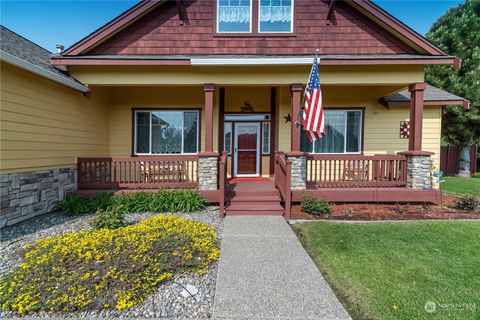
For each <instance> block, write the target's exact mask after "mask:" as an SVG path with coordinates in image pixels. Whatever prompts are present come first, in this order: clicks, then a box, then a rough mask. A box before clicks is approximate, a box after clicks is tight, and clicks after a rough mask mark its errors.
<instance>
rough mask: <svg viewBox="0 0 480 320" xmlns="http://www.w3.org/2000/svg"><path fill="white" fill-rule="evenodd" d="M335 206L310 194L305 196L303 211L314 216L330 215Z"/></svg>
mask: <svg viewBox="0 0 480 320" xmlns="http://www.w3.org/2000/svg"><path fill="white" fill-rule="evenodd" d="M332 208H333V204H332V203H330V202H328V201H327V200H325V199H317V198H315V197H313V196H311V195H309V194H304V195H303V201H302V209H303V211H305V212H307V213H310V214H314V215H329V214H330V213H331V212H332Z"/></svg>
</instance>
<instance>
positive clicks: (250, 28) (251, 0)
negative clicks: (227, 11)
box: [215, 0, 253, 34]
mask: <svg viewBox="0 0 480 320" xmlns="http://www.w3.org/2000/svg"><path fill="white" fill-rule="evenodd" d="M249 1H250V23H249V26H248V31H220V19H219V17H218V14H219V13H220V0H217V12H216V13H215V14H216V15H217V16H216V19H217V23H216V24H217V26H216V30H217V33H245V34H248V33H252V20H253V0H249Z"/></svg>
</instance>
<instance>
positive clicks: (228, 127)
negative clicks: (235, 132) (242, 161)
mask: <svg viewBox="0 0 480 320" xmlns="http://www.w3.org/2000/svg"><path fill="white" fill-rule="evenodd" d="M223 132H224V138H223V150H224V151H225V152H227V153H228V154H230V153H232V123H231V122H225V124H224V129H223Z"/></svg>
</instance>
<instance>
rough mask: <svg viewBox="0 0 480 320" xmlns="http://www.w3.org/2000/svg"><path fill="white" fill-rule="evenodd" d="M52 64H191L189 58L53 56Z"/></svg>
mask: <svg viewBox="0 0 480 320" xmlns="http://www.w3.org/2000/svg"><path fill="white" fill-rule="evenodd" d="M50 63H51V64H52V65H70V66H105V65H106V66H189V65H191V62H190V60H189V59H183V60H161V59H147V60H140V59H82V58H78V59H62V58H55V57H52V58H51V59H50Z"/></svg>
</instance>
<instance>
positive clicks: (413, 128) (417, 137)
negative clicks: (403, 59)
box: [399, 83, 433, 189]
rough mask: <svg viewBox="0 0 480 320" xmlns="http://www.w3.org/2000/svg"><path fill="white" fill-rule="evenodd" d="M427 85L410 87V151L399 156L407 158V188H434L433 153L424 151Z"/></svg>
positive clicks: (419, 84)
mask: <svg viewBox="0 0 480 320" xmlns="http://www.w3.org/2000/svg"><path fill="white" fill-rule="evenodd" d="M425 87H426V85H425V83H414V84H412V85H410V86H409V87H408V90H409V91H410V137H409V140H408V151H405V152H400V153H399V154H401V155H404V156H406V157H407V163H406V166H407V168H406V169H407V170H406V171H407V177H406V180H407V188H411V189H431V188H432V169H433V168H432V159H431V155H432V154H433V153H431V152H426V151H422V130H423V95H424V91H425Z"/></svg>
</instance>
